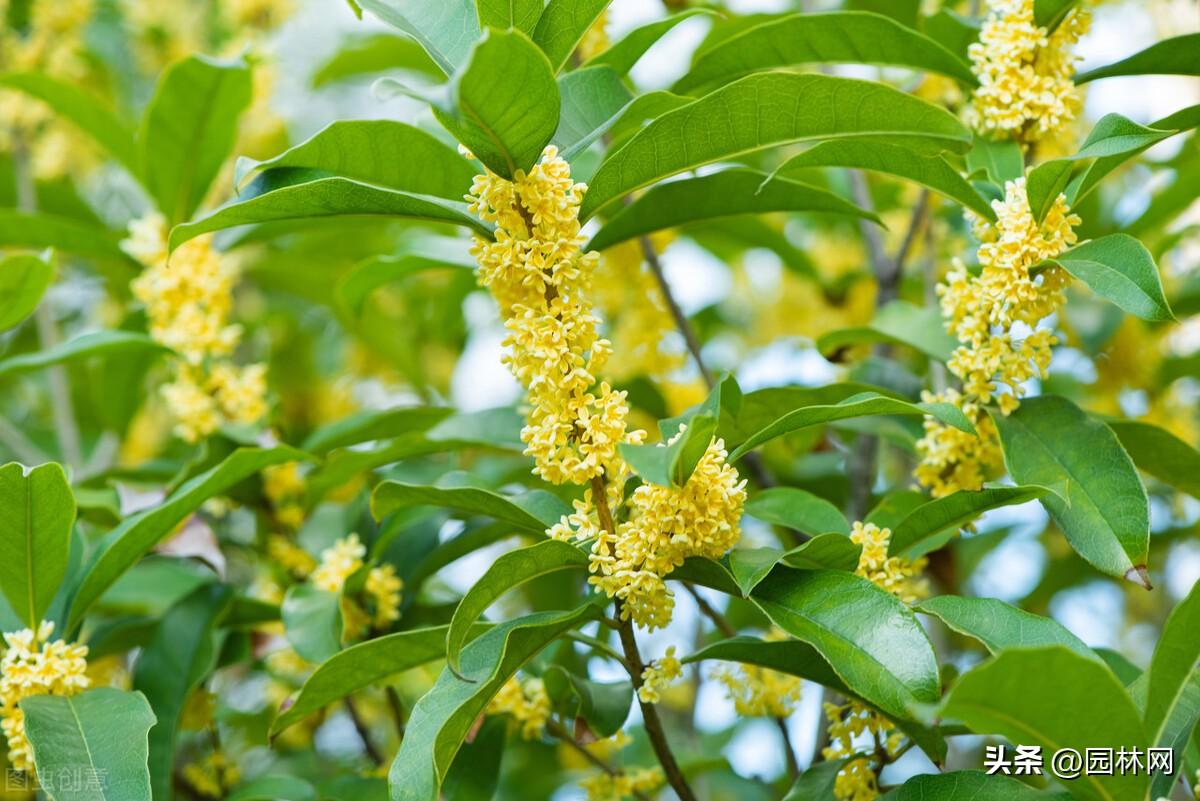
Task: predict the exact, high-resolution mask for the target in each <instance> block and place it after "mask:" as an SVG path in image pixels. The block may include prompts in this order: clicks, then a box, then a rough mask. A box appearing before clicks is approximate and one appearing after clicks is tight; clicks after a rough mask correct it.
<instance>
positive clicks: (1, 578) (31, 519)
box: [0, 462, 75, 631]
mask: <svg viewBox="0 0 1200 801" xmlns="http://www.w3.org/2000/svg"><path fill="white" fill-rule="evenodd" d="M74 522H75V497H74V496H73V495H72V494H71V485H70V482H68V481H67V474H66V473H64V472H63V469H62V465H60V464H55V463H53V462H51V463H49V464H43V465H40V466H38V467H35V468H33V469H31V470H29V471H28V472H26V469H25V468H24V467H22V466H21V465H19V464H17V463H16V462H11V463H9V464H6V465H4V466H3V467H0V546H2V547H3V549H4V559H0V590H3V592H4V597H5V598H7V599H8V602H9V604H11V605H12V608H13V610H14V611H15V612H16V613H17V615H18V616H20V618H21V620H22V622H23V623H24V625H25V626H26V627H27V628H30V629H33V630H34V631H37V628H38V624H39V623H41V622H42V618H43V617H45V614H46V610H47V609H49V608H50V602H51V601H52V600H53V599H54V594H55V593H56V592H58V588H59V585H60V584H62V581H63V577H64V576H66V574H67V556H68V553H69V551H70V547H71V526H72V525H73V524H74Z"/></svg>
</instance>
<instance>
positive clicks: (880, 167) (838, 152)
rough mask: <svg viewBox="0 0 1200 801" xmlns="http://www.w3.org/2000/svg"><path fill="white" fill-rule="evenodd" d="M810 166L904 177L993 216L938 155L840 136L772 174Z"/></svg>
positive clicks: (970, 188) (972, 189) (803, 169)
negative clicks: (839, 138) (841, 137)
mask: <svg viewBox="0 0 1200 801" xmlns="http://www.w3.org/2000/svg"><path fill="white" fill-rule="evenodd" d="M813 167H854V168H857V169H861V170H872V171H874V172H880V173H884V174H886V175H895V176H897V177H900V178H907V179H909V180H910V181H915V182H916V183H918V184H920V185H921V186H925V187H928V188H929V189H932V190H933V191H935V192H940V193H941V194H943V195H945V196H946V197H948V198H950V199H951V200H956V201H958V202H959V203H961V204H962V205H963V206H966V207H967V208H969V209H971V210H972V211H974V212H975V213H976V214H979V215H981V216H982V217H984V218H985V219H988V220H993V221H994V220H995V219H996V212H995V211H993V210H992V206H991V204H990V203H988V202H987V200H985V199H984V197H983V196H982V195H980V194H979V193H978V192H977V191H975V188H974V187H972V186H971V185H970V184H969V183H967V181H966V179H965V178H963V177H962V176H961V175H959V174H958V171H957V170H955V169H954V168H953V167H951V166H950V164H949V163H948V162H947V161H946V160H945V159H944V158H942V157H941V156H929V155H923V154H921V153H915V152H913V151H911V150H908V149H907V148H903V147H899V146H897V145H890V144H887V143H886V142H875V141H869V140H868V141H857V140H854V139H843V140H839V141H834V142H822V143H821V144H819V145H816V146H815V147H811V148H809V149H808V150H806V151H804V152H803V153H798V154H797V155H795V156H792V157H791V158H790V159H788V160H787V161H785V162H784V163H783V164H782V165H780V166H779V168H778V169H776V170H775V172H774V173H772V177H774V176H777V175H782V176H787V175H794V174H797V173H803V171H805V170H808V169H811V168H813Z"/></svg>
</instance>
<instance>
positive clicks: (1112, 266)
mask: <svg viewBox="0 0 1200 801" xmlns="http://www.w3.org/2000/svg"><path fill="white" fill-rule="evenodd" d="M1050 261H1052V262H1054V263H1055V264H1057V265H1059V266H1061V267H1062V268H1063V269H1064V270H1066V271H1067V272H1068V273H1070V274H1071V275H1072V276H1074V277H1075V278H1078V279H1079V280H1080V281H1083V282H1084V283H1085V284H1087V285H1088V286H1089V287H1090V288H1091V290H1092V291H1093V292H1095V293H1096V294H1097V295H1099V296H1100V297H1102V298H1107V299H1108V300H1110V301H1112V302H1113V303H1114V304H1116V305H1117V307H1119V308H1120V309H1122V310H1124V311H1127V312H1129V313H1130V314H1132V315H1135V316H1137V317H1141V318H1142V319H1143V320H1152V321H1155V322H1167V321H1171V320H1174V319H1175V315H1174V314H1173V313H1172V312H1171V307H1170V305H1169V304H1168V303H1167V296H1166V294H1165V293H1164V292H1163V286H1162V280H1161V279H1160V278H1159V275H1158V266H1157V265H1155V263H1154V257H1153V256H1151V255H1150V251H1148V250H1146V246H1145V245H1143V244H1142V243H1141V242H1139V241H1138V240H1136V239H1134V238H1133V237H1132V236H1129V235H1127V234H1110V235H1109V236H1102V237H1100V238H1099V239H1093V240H1091V241H1090V242H1084V243H1083V244H1082V245H1078V246H1076V247H1073V248H1071V249H1070V250H1068V251H1067V252H1065V253H1063V254H1061V255H1059V256H1056V257H1055V258H1053V259H1051V260H1050Z"/></svg>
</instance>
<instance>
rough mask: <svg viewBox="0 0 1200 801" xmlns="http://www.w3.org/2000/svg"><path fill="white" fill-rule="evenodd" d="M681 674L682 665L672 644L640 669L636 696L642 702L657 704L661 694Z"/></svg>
mask: <svg viewBox="0 0 1200 801" xmlns="http://www.w3.org/2000/svg"><path fill="white" fill-rule="evenodd" d="M682 675H683V665H682V664H680V662H679V657H677V656H675V646H674V645H672V646H671V647H670V648H668V649H667V652H666V653H665V654H663V656H662V657H661V658H659V659H655V660H654V661H653V662H651V663H650V664H649V665H647V666H646V668H645V669H644V670H643V671H642V686H641V687H638V698H640V699H641V700H642V702H643V703H647V704H657V703H658V702H659V701H661V700H662V694H663V692H664V691H665V690H666V689H667V687H668V686H670V685H671V683H672V682H674V681H675V680H676V679H678V678H679V677H681V676H682Z"/></svg>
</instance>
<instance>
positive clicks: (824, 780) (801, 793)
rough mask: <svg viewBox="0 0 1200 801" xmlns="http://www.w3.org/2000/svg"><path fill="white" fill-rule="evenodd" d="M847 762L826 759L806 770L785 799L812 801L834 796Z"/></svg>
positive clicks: (788, 800) (784, 800) (787, 800)
mask: <svg viewBox="0 0 1200 801" xmlns="http://www.w3.org/2000/svg"><path fill="white" fill-rule="evenodd" d="M845 764H846V760H845V759H826V760H822V761H821V762H817V763H816V764H814V765H813V766H812V767H811V768H809V769H808V770H806V771H804V773H802V774H800V776H799V777H798V778H797V779H796V782H795V784H793V785H792V787H791V789H789V790H788V793H787V795H785V796H784V797H783V801H812V799H825V798H834V797H835V796H834V794H833V788H834V785H835V784H836V782H837V777H838V773H840V772H841V770H842V767H843V766H844V765H845Z"/></svg>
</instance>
